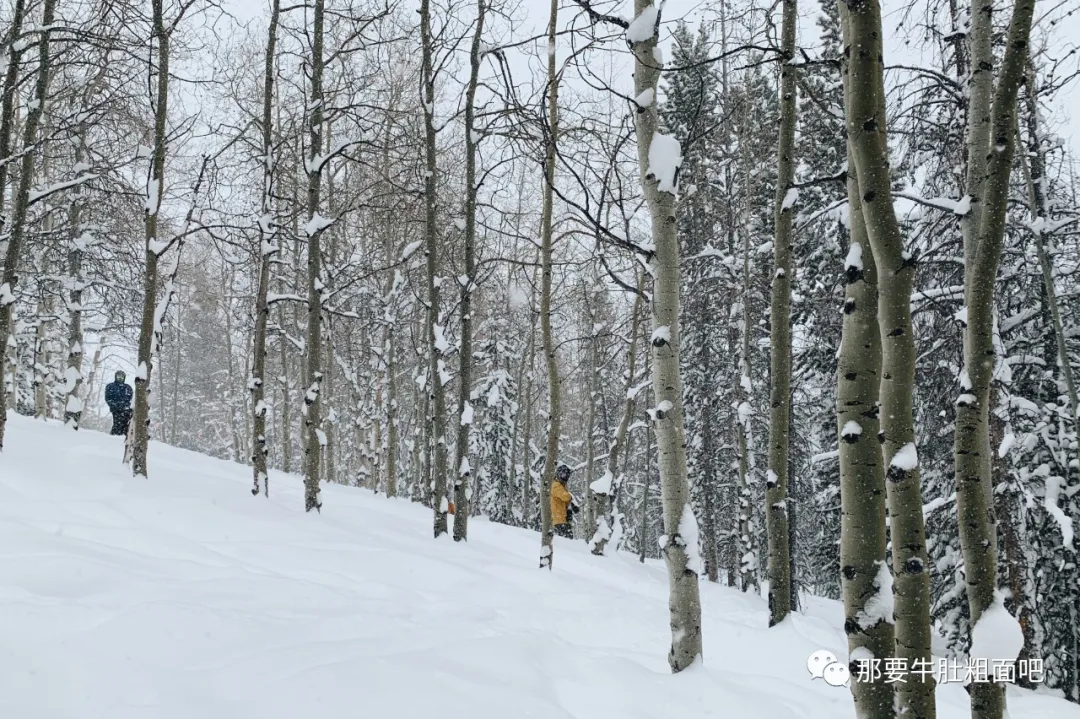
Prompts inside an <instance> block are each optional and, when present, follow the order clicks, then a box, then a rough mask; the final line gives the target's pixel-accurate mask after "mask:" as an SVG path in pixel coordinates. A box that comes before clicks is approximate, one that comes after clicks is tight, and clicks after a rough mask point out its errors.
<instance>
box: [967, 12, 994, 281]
mask: <svg viewBox="0 0 1080 719" xmlns="http://www.w3.org/2000/svg"><path fill="white" fill-rule="evenodd" d="M993 7H994V3H993V0H971V7H970V15H969V17H968V18H966V20H967V22H968V23H970V26H969V30H968V33H967V51H968V52H967V55H968V56H967V62H966V64H967V66H968V67H969V68H970V69H969V72H968V77H967V81H968V97H967V138H966V148H965V149H966V155H967V157H966V160H967V172H966V177H965V183H964V186H965V188H966V191H967V193H968V196H969V197H970V198H971V209H970V211H969V212H968V213H967V215H965V216H964V217H962V218H960V230H961V233H962V235H963V238H964V286H965V287H966V286H968V285H970V284H971V271H972V270H973V269H974V266H975V264H974V258H973V256H972V255H971V253H972V252H973V251H974V248H975V243H976V236H977V235H978V232H979V217H980V215H981V214H982V209H983V207H984V206H985V205H984V202H985V197H984V196H983V180H984V179H985V178H986V170H987V161H988V158H987V153H989V151H990V130H991V127H990V126H991V117H990V113H991V104H992V101H993V96H994V49H993V42H992V33H993ZM958 52H959V53H963V46H962V45H961V46H959V47H958Z"/></svg>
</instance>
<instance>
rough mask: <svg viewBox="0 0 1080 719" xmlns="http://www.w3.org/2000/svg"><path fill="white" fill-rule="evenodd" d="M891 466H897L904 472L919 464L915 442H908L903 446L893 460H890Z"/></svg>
mask: <svg viewBox="0 0 1080 719" xmlns="http://www.w3.org/2000/svg"><path fill="white" fill-rule="evenodd" d="M889 466H891V467H896V468H897V469H899V470H903V471H904V472H910V471H912V470H913V469H915V468H917V467H918V466H919V453H918V452H917V451H916V449H915V443H914V442H908V443H907V444H905V445H904V446H903V447H901V448H900V449H899V450H898V451H897V453H896V454H895V455H893V458H892V461H891V462H889Z"/></svg>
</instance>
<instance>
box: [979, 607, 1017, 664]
mask: <svg viewBox="0 0 1080 719" xmlns="http://www.w3.org/2000/svg"><path fill="white" fill-rule="evenodd" d="M1023 648H1024V630H1023V629H1021V628H1020V622H1018V621H1016V617H1014V616H1013V615H1011V614H1009V610H1007V609H1006V608H1005V601H1004V597H1003V596H1002V594H1001V592H998V591H995V592H994V602H993V604H991V605H990V606H989V607H987V608H986V610H985V611H984V612H983V613H982V616H981V617H979V621H978V622H976V623H975V626H974V627H972V629H971V651H970V652H969V656H970V657H971V659H985V660H986V661H987V662H988V663H992V662H994V661H1004V662H1014V661H1016V658H1017V657H1019V656H1020V651H1021V650H1022V649H1023Z"/></svg>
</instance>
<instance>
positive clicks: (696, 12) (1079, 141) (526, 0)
mask: <svg viewBox="0 0 1080 719" xmlns="http://www.w3.org/2000/svg"><path fill="white" fill-rule="evenodd" d="M519 1H520V8H521V13H522V16H523V17H526V18H527V19H526V21H525V23H526V26H525V27H523V28H521V30H522V31H523V32H526V31H528V29H529V26H531V29H532V30H533V31H535V32H536V33H540V32H543V30H544V28H545V26H546V24H547V13H548V7H549V5H548V1H547V0H519ZM561 1H562V4H563V7H565V8H567V10H566V13H567V16H568V17H569V15H570V13H572V12H574V10H573V8H572V7H571V5H572V4H573V3H572V0H561ZM405 2H407V3H409V4H411V5H415V6H416V7H417V8H418V7H419V0H405ZM728 2H729V4H730V5H732V6H738V5H741V4H742V2H741V0H728ZM883 3H884V13H885V15H884V25H885V27H884V30H885V56H886V63H889V64H892V63H903V64H911V65H918V64H921V59H920V58H919V56H918V54H917V53H916V52H914V50H913V48H912V47H911V46H910V45H905V43H904V33H903V32H899V31H898V23H899V22H900V19H901V17H900V13H901V11H902V9H903V8H904V6H905V5H906V4H907V2H906V0H905V1H904V2H899V1H896V0H883ZM1058 3H1059V0H1054V2H1052V3H1051V2H1049V1H1048V0H1042V2H1040V3H1039V6H1038V8H1039V10H1038V11H1040V12H1047V11H1051V9H1052V11H1053V13H1054V16H1055V18H1059V17H1061V16H1063V15H1065V14H1066V11H1067V10H1068V9H1069V7H1072V8H1080V0H1065V2H1064V4H1063V5H1059V4H1058ZM1009 4H1010V3H1009V2H1008V1H1007V0H1006V2H1005V3H1004V5H1005V6H1006V7H1007V6H1008V5H1009ZM799 5H800V16H801V17H802V22H801V26H800V32H799V42H800V45H801V46H803V47H807V48H812V47H813V45H814V44H815V43H816V39H817V31H816V26H815V23H814V18H815V17H816V16H817V13H818V8H819V4H818V0H801V1H800V3H799ZM633 6H634V2H633V0H623V2H621V3H620V9H619V10H618V12H619V14H621V15H622V16H624V17H631V16H632V15H633ZM719 6H720V0H666V4H665V6H664V19H665V22H666V24H670V25H671V26H673V25H674V24H675V22H677V21H678V20H680V19H685V20H687V21H688V22H689V23H690V24H692V25H696V24H697V23H698V22H700V21H702V20H712V19H715V18H716V17H717V13H718V8H719ZM226 7H228V8H229V10H230V11H231V12H232V13H234V14H235V15H236V16H237V17H238V18H240V19H242V20H257V19H258V18H261V17H265V16H267V15H268V8H269V2H268V0H226ZM1036 22H1037V23H1039V19H1038V18H1037V20H1036ZM1041 26H1042V28H1048V27H1049V23H1047V22H1046V21H1045V18H1043V22H1042V23H1041ZM1035 32H1036V34H1037V35H1039V36H1042V37H1045V38H1046V39H1045V42H1046V44H1047V45H1048V47H1049V48H1050V49H1051V50H1052V52H1053V54H1054V55H1056V56H1059V57H1061V56H1064V55H1066V53H1067V52H1068V51H1069V50H1072V49H1074V48H1077V47H1078V46H1077V44H1076V43H1075V42H1074V41H1073V39H1072V38H1075V37H1078V36H1080V13H1078V14H1077V15H1076V16H1072V17H1065V18H1064V19H1062V20H1059V21H1057V22H1056V23H1055V25H1054V27H1053V30H1052V32H1051V33H1050V34H1047V32H1045V30H1040V29H1037V30H1036V31H1035ZM1078 64H1080V53H1077V54H1076V55H1075V56H1074V60H1073V65H1074V66H1076V65H1078ZM626 84H627V87H629V85H630V80H629V76H628V77H627V83H626ZM1076 90H1077V89H1075V88H1070V89H1069V90H1066V91H1065V92H1062V93H1060V98H1059V100H1058V106H1057V107H1055V108H1053V111H1052V113H1050V115H1049V117H1048V118H1047V119H1048V120H1049V124H1050V129H1051V130H1052V131H1055V132H1057V133H1058V134H1059V135H1060V136H1061V137H1062V138H1063V139H1064V140H1066V141H1067V142H1068V143H1069V145H1070V146H1071V147H1072V148H1073V150H1074V152H1076V153H1077V154H1080V132H1077V131H1076V128H1075V123H1074V122H1073V118H1077V117H1080V92H1077V91H1076Z"/></svg>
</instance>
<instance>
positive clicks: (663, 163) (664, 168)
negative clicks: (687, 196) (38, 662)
mask: <svg viewBox="0 0 1080 719" xmlns="http://www.w3.org/2000/svg"><path fill="white" fill-rule="evenodd" d="M682 160H683V158H682V146H681V145H679V141H678V140H677V139H675V137H674V136H673V135H665V134H663V133H660V132H656V133H653V138H652V143H650V144H649V170H648V172H647V173H646V174H648V175H649V176H651V177H655V178H656V182H657V185H656V189H657V190H659V191H660V192H670V193H671V194H675V191H676V185H675V179H676V176H677V175H678V172H679V166H680V165H682Z"/></svg>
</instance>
